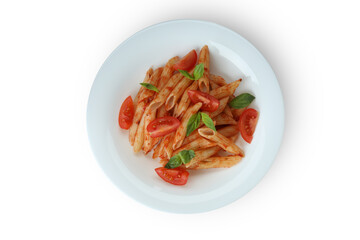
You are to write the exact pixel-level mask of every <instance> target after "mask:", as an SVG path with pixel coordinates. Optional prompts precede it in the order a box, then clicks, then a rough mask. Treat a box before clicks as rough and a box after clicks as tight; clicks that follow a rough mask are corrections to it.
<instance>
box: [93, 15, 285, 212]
mask: <svg viewBox="0 0 360 240" xmlns="http://www.w3.org/2000/svg"><path fill="white" fill-rule="evenodd" d="M185 33H186V34H185ZM205 44H207V45H208V46H209V50H210V56H211V58H210V62H211V63H210V72H211V73H214V74H219V75H221V76H223V77H224V78H225V80H226V81H227V82H231V81H234V80H237V79H239V78H242V79H243V81H242V83H241V84H240V86H239V88H238V90H237V92H236V95H237V94H239V93H243V92H250V93H252V94H253V95H254V96H256V99H255V100H254V102H253V103H252V104H251V107H253V108H255V109H257V110H258V111H259V113H260V115H259V116H260V117H259V121H258V125H257V128H256V132H255V134H254V140H253V142H252V143H251V145H249V144H246V143H245V142H244V141H243V140H242V139H241V137H240V138H239V140H238V141H237V144H238V145H240V146H241V147H243V149H244V150H245V154H246V156H245V158H243V159H242V161H241V162H240V163H239V164H237V165H236V166H234V167H232V168H229V169H211V170H198V171H191V172H190V176H189V180H188V183H187V184H186V185H185V186H174V185H171V184H168V183H166V182H165V181H163V180H162V179H161V178H160V177H159V176H158V175H157V174H156V173H155V171H154V169H155V168H156V167H159V166H160V164H159V162H158V160H153V159H152V158H151V154H148V155H147V156H145V155H144V154H143V153H142V152H140V153H138V154H135V153H133V149H132V147H131V146H130V144H129V141H128V131H125V130H122V129H120V128H119V126H118V113H119V109H120V106H121V104H122V102H123V101H124V99H125V98H126V97H127V96H129V95H131V96H132V97H133V98H134V97H135V95H136V93H137V91H138V89H139V86H140V85H139V83H140V82H142V81H143V78H144V75H145V72H146V71H147V69H148V68H149V67H151V66H152V67H153V68H156V67H159V66H163V65H165V63H166V62H167V60H168V59H169V58H171V57H173V56H176V55H178V56H180V57H181V56H184V55H185V54H186V53H187V52H189V51H190V50H191V49H196V50H197V51H198V52H199V50H200V48H201V47H202V46H203V45H205ZM283 129H284V105H283V99H282V94H281V91H280V87H279V84H278V82H277V79H276V76H275V74H274V72H273V70H272V69H271V67H270V65H269V64H268V62H267V61H266V60H265V58H264V57H263V56H262V55H261V53H260V52H259V51H258V50H257V49H256V48H255V47H254V46H253V45H252V44H250V43H249V42H248V41H247V40H246V39H244V38H243V37H241V36H240V35H239V34H238V33H235V32H233V31H232V30H229V29H227V28H225V27H223V26H220V25H217V24H215V23H211V22H205V21H197V20H175V21H169V22H164V23H160V24H156V25H153V26H150V27H148V28H146V29H144V30H141V31H140V32H138V33H136V34H134V35H133V36H132V37H130V38H129V39H127V40H126V41H125V42H123V43H122V44H120V46H119V47H117V48H116V49H115V50H114V51H113V52H112V54H111V55H110V56H109V57H108V58H107V59H106V61H105V62H104V64H103V65H102V67H101V69H100V70H99V72H98V74H97V76H96V79H95V81H94V83H93V86H92V89H91V92H90V96H89V101H88V106H87V130H88V136H89V141H90V145H91V148H92V150H93V153H94V155H95V157H96V159H97V161H98V163H99V165H100V166H101V167H102V169H103V170H104V172H105V173H106V175H107V176H108V177H109V178H110V179H111V181H112V182H113V183H114V184H115V185H116V186H117V187H118V188H119V189H121V190H122V191H123V192H125V193H126V194H128V195H129V196H131V197H132V198H134V199H135V200H137V201H139V202H141V203H143V204H145V205H147V206H149V207H152V208H155V209H159V210H162V211H168V212H176V213H196V212H205V211H209V210H213V209H216V208H219V207H222V206H224V205H226V204H229V203H231V202H233V201H235V200H237V199H239V198H240V197H241V196H243V195H244V194H246V193H247V192H248V191H249V190H251V189H252V188H253V187H254V186H255V185H256V184H257V183H258V182H259V181H260V180H261V178H262V177H263V176H264V175H265V174H266V172H267V171H268V170H269V168H270V166H271V164H272V162H273V161H274V159H275V156H276V153H277V151H278V149H279V147H280V144H281V139H282V135H283Z"/></svg>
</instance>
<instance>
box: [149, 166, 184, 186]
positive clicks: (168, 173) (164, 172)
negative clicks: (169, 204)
mask: <svg viewBox="0 0 360 240" xmlns="http://www.w3.org/2000/svg"><path fill="white" fill-rule="evenodd" d="M155 172H156V173H157V174H158V175H159V176H160V177H161V178H162V179H163V180H164V181H165V182H168V183H171V184H174V185H185V184H186V182H187V180H188V177H189V172H188V171H186V170H182V169H179V168H174V169H167V168H164V167H159V168H156V169H155Z"/></svg>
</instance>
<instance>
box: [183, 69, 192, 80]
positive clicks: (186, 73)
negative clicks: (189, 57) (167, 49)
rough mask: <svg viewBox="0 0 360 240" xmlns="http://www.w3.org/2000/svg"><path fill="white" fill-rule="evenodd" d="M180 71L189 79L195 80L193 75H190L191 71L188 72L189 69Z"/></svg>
mask: <svg viewBox="0 0 360 240" xmlns="http://www.w3.org/2000/svg"><path fill="white" fill-rule="evenodd" d="M179 72H180V73H181V74H182V75H183V76H184V77H187V78H188V79H191V80H195V79H194V77H193V76H191V75H190V73H188V72H187V71H185V70H179Z"/></svg>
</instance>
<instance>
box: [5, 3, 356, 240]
mask: <svg viewBox="0 0 360 240" xmlns="http://www.w3.org/2000/svg"><path fill="white" fill-rule="evenodd" d="M356 3H357V1H345V0H343V1H296V2H295V1H280V0H276V1H254V0H249V1H230V0H221V1H217V2H211V1H209V0H208V1H205V0H200V1H195V0H191V1H190V0H182V1H165V0H155V1H137V0H132V1H59V2H55V1H6V2H5V1H1V3H0V32H1V36H0V43H1V44H0V81H1V85H0V110H1V118H0V123H1V125H0V140H1V150H0V239H135V238H136V239H184V238H185V239H226V238H230V239H235V238H236V239H277V240H278V239H359V238H360V228H359V226H360V193H359V189H360V186H359V185H360V157H359V155H360V154H359V150H360V146H359V144H360V141H359V137H358V136H359V134H360V131H359V130H360V129H359V121H360V113H359V103H360V88H359V86H360V85H359V81H360V78H359V75H360V74H359V70H360V66H359V63H360V60H359V59H360V33H359V23H360V14H359V9H360V8H359V6H357V4H356ZM183 18H193V19H201V20H209V21H213V22H216V23H219V24H222V25H224V26H226V27H228V28H231V29H233V30H235V31H237V32H238V33H240V34H241V35H242V36H243V37H245V38H246V39H248V40H249V41H250V42H252V43H253V44H254V45H255V47H257V48H258V49H259V50H260V51H261V52H262V53H263V55H264V56H265V57H266V58H267V60H268V61H269V62H270V64H271V65H272V67H273V69H274V71H275V73H276V75H277V77H278V80H279V82H280V86H281V88H282V91H283V95H284V100H285V104H286V126H285V135H284V140H283V144H282V146H281V149H280V152H279V154H278V156H277V158H276V160H275V162H274V164H273V166H272V168H271V170H270V171H269V173H268V174H267V175H266V176H265V178H264V179H263V180H262V181H261V182H260V183H259V184H258V185H257V186H256V187H255V188H254V189H253V190H252V191H251V192H249V193H248V194H247V195H246V196H244V197H243V198H241V199H239V200H238V201H236V202H234V203H232V204H230V205H228V206H226V207H223V208H221V209H218V210H214V211H211V212H208V213H203V214H193V215H181V214H169V213H164V212H159V211H157V210H153V209H150V208H148V207H146V206H143V205H141V204H139V203H137V202H135V201H134V200H132V199H130V198H129V197H128V196H126V195H124V194H123V193H122V192H121V191H119V190H118V189H117V188H116V187H115V186H114V185H113V184H112V183H111V182H110V180H108V178H107V177H106V176H105V174H104V173H103V172H102V170H101V169H100V167H99V166H98V164H97V162H96V160H95V159H94V157H93V156H92V153H91V150H90V147H89V144H88V140H87V133H86V121H85V116H86V115H85V113H86V104H87V98H88V94H89V91H90V88H91V84H92V81H93V79H94V78H95V75H96V73H97V71H98V69H99V68H100V66H101V64H102V63H103V61H104V60H105V59H106V57H107V56H108V55H109V54H110V53H111V51H112V50H113V49H115V47H116V46H117V45H119V44H120V43H121V42H122V41H124V40H125V39H127V38H128V37H129V36H131V35H132V34H134V33H135V32H137V31H139V30H141V29H143V28H144V27H147V26H149V25H152V24H155V23H158V22H162V21H166V20H171V19H183ZM184 34H186V33H185V32H184ZM140 237H141V238H140Z"/></svg>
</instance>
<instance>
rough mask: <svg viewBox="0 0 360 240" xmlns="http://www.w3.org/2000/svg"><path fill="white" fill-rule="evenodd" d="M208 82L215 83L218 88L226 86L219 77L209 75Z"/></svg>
mask: <svg viewBox="0 0 360 240" xmlns="http://www.w3.org/2000/svg"><path fill="white" fill-rule="evenodd" d="M210 82H213V83H216V84H217V85H218V86H225V85H226V84H227V83H226V81H225V80H224V79H223V78H222V77H221V76H217V75H214V74H210Z"/></svg>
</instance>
